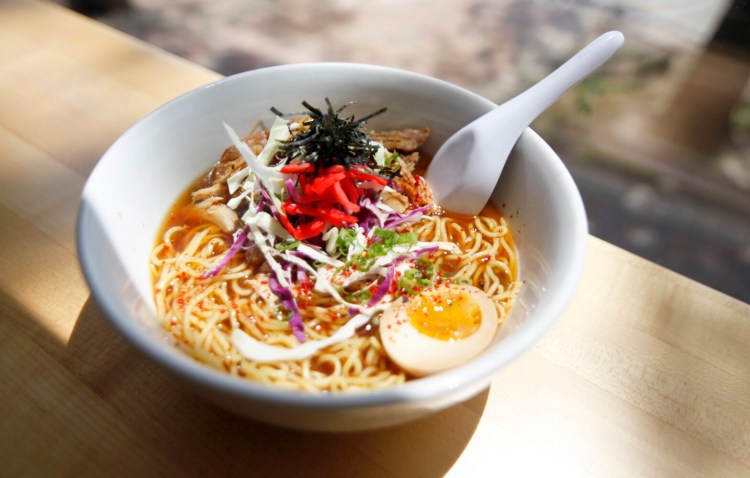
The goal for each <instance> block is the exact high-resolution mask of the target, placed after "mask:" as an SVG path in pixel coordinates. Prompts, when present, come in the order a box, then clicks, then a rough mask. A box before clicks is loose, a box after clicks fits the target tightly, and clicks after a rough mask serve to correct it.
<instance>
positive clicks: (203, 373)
mask: <svg viewBox="0 0 750 478" xmlns="http://www.w3.org/2000/svg"><path fill="white" fill-rule="evenodd" d="M319 69H327V70H342V71H344V70H346V71H358V73H360V72H361V73H368V72H373V73H377V74H380V75H395V76H399V77H402V78H404V80H405V81H418V82H423V83H427V84H432V85H433V86H437V87H439V88H443V89H448V90H451V91H453V92H454V93H456V94H460V95H463V96H466V97H467V98H472V99H474V100H479V101H480V102H483V103H485V104H486V105H487V107H488V108H491V107H493V106H495V104H494V103H493V102H492V101H490V100H488V99H486V98H484V97H482V96H480V95H478V94H476V93H473V92H471V91H469V90H467V89H465V88H462V87H459V86H457V85H454V84H452V83H449V82H447V81H444V80H441V79H438V78H434V77H430V76H427V75H423V74H420V73H415V72H411V71H407V70H401V69H397V68H392V67H386V66H378V65H370V64H364V63H340V62H317V63H296V64H287V65H279V66H271V67H266V68H259V69H256V70H250V71H246V72H242V73H238V74H235V75H231V76H227V77H224V78H221V79H218V80H215V81H212V82H210V83H207V84H205V85H202V86H199V87H197V88H194V89H192V90H190V91H187V92H185V93H182V94H180V95H179V96H177V97H175V98H173V99H172V100H169V101H167V102H166V103H164V104H162V105H161V106H159V107H157V108H156V109H154V110H152V111H151V112H149V113H148V114H147V115H145V116H144V117H142V118H140V119H139V120H138V121H137V122H136V123H134V124H133V125H131V126H130V127H129V128H128V129H127V130H126V131H125V132H124V133H123V134H122V135H121V136H120V137H119V138H118V139H117V140H116V141H115V142H114V143H113V144H112V145H111V146H110V147H109V148H108V149H107V151H106V152H105V153H104V154H103V155H102V157H101V158H100V159H99V161H98V162H97V164H96V166H95V167H94V169H93V170H92V172H91V174H90V175H89V177H88V178H87V180H86V185H85V186H84V189H83V193H82V198H81V204H80V207H79V210H78V216H77V221H76V248H77V253H78V258H79V262H80V265H81V269H82V272H83V275H84V277H85V279H86V281H87V283H88V285H89V288H90V289H91V292H92V296H93V297H94V299H95V301H96V302H97V304H98V305H99V307H100V308H101V309H102V310H103V312H104V316H105V317H106V319H107V320H108V322H109V323H110V324H112V325H113V326H114V327H115V329H116V330H117V331H118V332H119V333H121V334H122V335H123V337H125V338H126V340H127V341H128V342H130V344H131V345H133V346H134V347H135V348H136V349H137V350H139V351H140V352H142V353H144V354H145V355H146V356H147V357H149V358H150V359H152V360H153V361H154V362H155V363H156V364H158V365H159V366H161V367H162V368H165V369H167V370H169V371H170V372H173V373H175V374H176V375H177V376H179V377H181V378H182V379H184V380H187V381H188V382H192V383H195V384H199V385H201V386H208V387H210V388H212V389H216V390H218V391H220V392H223V393H228V394H231V395H233V396H236V397H240V398H243V399H251V400H254V401H260V402H266V403H273V404H276V405H281V406H286V407H300V408H314V409H335V408H340V409H347V408H367V407H377V406H384V405H391V404H397V403H402V402H411V401H420V402H422V401H430V400H437V399H439V398H440V397H441V396H443V395H445V394H446V393H448V392H451V391H454V390H460V389H463V388H465V387H469V386H470V385H472V384H476V383H481V382H482V381H489V379H490V377H491V376H492V375H494V374H495V373H497V372H498V371H499V370H500V369H501V368H502V367H504V366H505V365H507V364H508V363H509V362H511V361H512V360H514V359H516V358H518V357H519V356H520V355H522V354H523V352H525V351H526V350H527V349H529V348H530V347H531V346H532V345H533V344H534V343H535V342H536V341H537V340H538V339H539V338H540V337H541V336H542V335H544V333H545V332H546V331H547V330H548V329H549V328H551V327H552V325H554V324H555V323H556V322H557V320H558V319H559V318H560V316H561V315H562V312H563V310H564V308H565V307H566V305H567V304H568V302H569V301H570V300H571V298H572V296H573V292H574V290H575V288H576V287H577V285H578V282H579V280H580V277H581V275H582V271H583V264H584V258H585V252H586V244H587V237H588V228H587V223H586V215H585V210H584V206H583V201H582V199H581V197H580V193H579V191H578V189H577V187H576V185H575V182H574V181H573V178H572V176H571V175H570V173H569V171H568V170H567V169H566V168H565V166H564V164H563V163H562V161H561V160H560V158H559V156H558V155H557V154H556V153H555V152H554V151H553V150H552V148H551V147H550V146H549V145H548V144H547V143H546V142H545V141H544V140H543V139H542V138H541V137H540V136H539V135H538V134H536V133H535V132H534V131H533V130H531V129H530V128H527V130H526V131H525V132H524V135H525V136H526V135H528V136H529V139H530V140H532V141H533V142H535V143H537V145H538V146H540V147H541V148H543V149H544V150H545V152H546V154H547V155H552V157H553V159H556V160H553V161H551V166H550V167H553V168H555V169H556V171H555V173H556V174H557V175H558V177H559V178H560V180H562V181H564V182H565V183H566V184H565V186H564V189H565V190H568V191H571V193H572V198H571V199H572V200H573V201H572V204H571V206H572V209H573V212H574V215H573V217H572V218H571V223H570V224H569V226H570V229H571V230H572V231H573V234H572V237H573V238H574V240H573V250H572V251H570V255H571V256H572V257H573V258H574V259H573V260H571V264H572V267H570V268H568V269H567V270H565V271H562V274H563V275H562V277H561V280H560V282H559V283H560V288H559V289H558V291H557V292H556V293H555V294H554V295H553V296H552V297H551V300H550V301H549V302H548V304H547V307H546V309H547V313H546V316H545V317H543V320H539V321H537V322H534V323H529V322H528V321H527V322H525V323H524V324H522V325H521V326H520V327H519V328H518V329H517V330H515V331H514V332H513V334H511V335H510V336H508V337H506V338H504V339H503V347H498V348H490V349H488V350H486V351H485V352H484V353H482V354H481V355H480V356H478V357H476V358H474V359H472V360H471V361H469V362H467V363H465V364H462V365H460V366H457V367H454V368H452V369H449V370H447V371H444V372H441V373H438V374H435V375H431V376H428V377H423V378H419V379H415V380H411V381H408V382H406V383H403V384H399V385H396V386H392V387H387V388H384V389H379V390H369V391H361V392H360V391H357V392H340V393H339V392H336V393H312V392H305V391H296V390H287V389H282V388H278V387H273V386H269V385H265V384H261V383H257V382H253V381H250V380H246V379H242V378H239V377H234V376H231V375H229V374H226V373H224V372H222V371H219V370H214V369H213V368H210V367H208V366H206V365H203V364H201V363H199V362H197V361H195V360H193V359H192V358H190V357H189V356H187V355H186V354H182V353H179V351H177V350H170V348H169V347H168V344H167V343H166V342H164V343H158V342H157V341H155V340H153V337H146V335H147V334H148V332H147V331H144V330H142V326H140V325H138V324H137V323H136V322H135V321H134V320H133V318H132V317H130V316H129V314H128V313H126V311H121V310H119V309H117V308H116V307H115V305H114V304H113V303H112V302H110V301H109V300H108V299H107V297H108V295H109V294H108V291H107V290H105V289H104V288H103V286H102V282H101V281H99V280H97V273H96V267H95V264H94V262H93V260H94V259H93V257H91V256H90V255H89V252H88V251H90V250H91V249H90V248H89V247H88V245H87V241H88V239H87V236H86V234H85V229H86V226H87V224H88V222H89V221H91V220H92V219H91V216H92V215H93V214H94V213H93V211H92V210H91V206H90V205H88V204H87V202H86V198H87V192H88V190H89V188H90V185H91V184H92V182H93V181H92V179H93V180H95V179H96V177H97V176H98V174H97V171H98V170H100V169H101V168H103V167H104V166H103V165H104V164H106V162H107V161H108V158H109V157H111V156H112V155H113V154H114V152H113V151H115V150H116V149H117V148H118V145H119V144H120V143H123V142H125V141H127V140H128V139H129V137H130V136H132V135H134V134H137V132H138V130H139V129H140V128H142V127H143V125H144V123H147V122H148V121H149V119H150V118H153V117H154V116H156V115H158V114H160V113H161V112H162V111H164V110H167V109H169V108H171V107H172V105H174V104H175V103H181V102H184V101H186V100H189V99H190V98H191V97H192V96H195V95H201V94H205V92H206V91H210V90H211V89H213V88H216V87H218V86H221V85H223V84H227V83H233V82H242V81H246V79H247V78H253V77H257V76H264V75H269V74H283V73H284V72H289V73H290V74H291V73H294V74H300V73H301V72H304V71H309V70H319ZM174 352H178V353H174Z"/></svg>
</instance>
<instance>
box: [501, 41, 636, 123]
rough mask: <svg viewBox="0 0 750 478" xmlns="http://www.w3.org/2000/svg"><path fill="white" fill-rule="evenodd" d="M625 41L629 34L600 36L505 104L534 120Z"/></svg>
mask: <svg viewBox="0 0 750 478" xmlns="http://www.w3.org/2000/svg"><path fill="white" fill-rule="evenodd" d="M624 41H625V37H624V36H623V34H622V33H620V32H618V31H611V32H607V33H605V34H603V35H601V36H599V37H598V38H597V39H596V40H594V41H592V42H591V43H589V44H588V45H587V46H586V47H584V48H583V49H582V50H581V51H579V52H578V53H577V54H576V55H575V56H573V57H572V58H571V59H569V60H568V61H566V62H565V63H563V64H562V65H561V66H560V67H558V68H557V69H556V70H555V71H553V72H552V73H550V74H549V75H548V76H547V77H546V78H544V79H543V80H542V81H540V82H539V83H537V84H536V85H534V86H532V87H531V88H529V89H528V90H526V91H524V92H523V93H521V94H520V95H518V96H516V97H515V98H513V99H511V100H510V101H508V102H507V103H505V105H503V106H504V107H508V108H512V109H514V110H517V112H518V113H520V114H521V116H524V117H527V118H528V119H529V122H528V123H531V122H532V121H533V120H534V119H535V118H536V117H537V116H539V115H540V114H541V113H542V112H543V111H544V110H546V109H547V108H549V107H550V106H551V105H552V103H554V102H555V101H557V99H558V98H559V97H560V96H562V94H563V93H565V92H566V91H568V90H569V89H570V88H572V87H573V86H575V85H576V84H577V83H578V82H580V81H581V80H582V79H584V78H586V77H587V76H588V75H589V74H591V72H592V71H594V70H595V69H596V68H598V67H599V66H600V65H602V64H603V63H604V62H605V61H607V60H608V59H609V58H610V57H611V56H612V55H613V54H614V53H615V52H616V51H617V50H618V49H619V48H620V46H622V44H623V42H624ZM528 123H527V124H528Z"/></svg>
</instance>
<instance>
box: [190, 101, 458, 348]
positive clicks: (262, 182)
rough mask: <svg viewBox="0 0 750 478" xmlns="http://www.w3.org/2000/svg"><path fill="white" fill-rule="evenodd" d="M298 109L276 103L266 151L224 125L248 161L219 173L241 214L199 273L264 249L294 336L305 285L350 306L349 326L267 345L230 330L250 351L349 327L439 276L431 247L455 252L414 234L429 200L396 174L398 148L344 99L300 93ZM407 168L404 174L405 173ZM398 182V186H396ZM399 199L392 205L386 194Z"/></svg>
mask: <svg viewBox="0 0 750 478" xmlns="http://www.w3.org/2000/svg"><path fill="white" fill-rule="evenodd" d="M302 104H303V106H304V107H305V108H306V110H307V111H306V112H304V113H303V114H304V116H300V114H299V113H298V114H296V117H292V119H291V120H286V119H284V117H290V116H295V115H287V114H284V113H282V112H280V111H279V110H277V109H276V108H272V109H271V110H272V112H274V113H275V114H276V115H277V118H276V120H275V122H274V124H273V126H272V127H271V128H270V130H269V133H268V139H267V141H266V143H265V146H264V147H263V150H262V151H261V152H260V153H259V154H258V155H256V154H254V153H253V151H252V150H251V149H250V147H249V146H248V145H247V144H246V143H245V142H243V141H242V140H240V138H239V137H238V136H237V134H236V133H235V132H234V131H233V130H232V129H231V128H230V127H229V126H227V125H225V126H226V128H227V132H228V134H229V136H230V137H231V138H232V141H233V143H234V146H235V147H236V148H237V150H238V151H239V153H240V154H241V156H242V158H243V159H244V162H245V163H246V167H244V168H242V169H241V170H239V171H236V172H234V173H233V174H232V175H231V176H229V177H228V179H227V180H226V188H227V189H228V191H229V195H230V197H229V199H228V200H227V201H226V205H225V207H227V208H231V210H232V211H233V212H232V214H235V216H236V217H237V218H238V222H237V224H238V225H237V226H235V227H234V229H235V234H234V244H233V245H232V247H231V248H230V249H229V250H228V251H227V253H225V254H224V255H223V256H222V257H221V258H220V259H219V260H218V262H217V264H216V265H215V266H214V267H213V268H212V269H211V270H208V271H206V272H205V273H204V278H206V279H210V278H212V277H214V276H216V275H218V274H219V273H220V271H221V270H222V268H224V267H225V266H226V264H228V263H229V261H230V260H231V258H232V256H233V255H235V254H237V253H240V252H244V253H245V255H246V257H250V256H256V257H261V258H262V260H263V261H264V265H266V266H267V268H268V269H269V280H268V283H269V286H270V289H271V291H272V292H273V293H274V294H275V296H276V297H277V298H278V304H279V305H278V307H279V313H278V314H277V315H278V316H279V317H281V318H282V319H283V320H288V321H289V323H290V327H291V330H292V332H293V333H294V335H295V336H296V337H297V339H298V340H299V342H305V341H306V333H305V324H304V323H303V319H302V316H303V314H301V313H300V305H299V304H300V303H301V302H300V300H298V299H299V297H300V296H301V295H302V294H304V293H305V291H307V292H308V293H309V291H310V290H311V289H312V290H313V291H315V292H316V293H320V294H326V295H329V296H330V297H331V298H332V299H334V300H335V301H336V302H337V303H339V304H342V305H345V306H346V307H347V308H348V310H349V319H348V321H347V323H346V325H344V326H342V327H341V328H340V329H339V330H337V331H336V332H335V333H334V334H333V335H332V336H331V337H329V338H328V339H325V340H319V341H307V343H304V344H303V345H302V346H299V347H297V348H295V349H288V348H282V347H274V346H269V345H267V344H263V343H261V342H259V341H257V340H255V339H253V338H251V337H250V336H249V335H247V334H246V333H244V332H242V331H240V330H236V331H235V332H233V335H232V339H233V342H234V343H235V345H236V346H237V347H238V349H239V350H240V352H241V353H242V354H243V355H244V356H246V357H248V358H250V359H254V360H258V361H273V360H283V359H292V358H293V359H297V358H302V357H304V356H307V355H311V354H312V353H314V352H315V351H316V350H319V349H321V348H323V347H326V346H328V345H331V344H333V343H337V342H340V341H342V340H345V339H346V338H348V337H350V336H352V335H353V334H354V333H355V332H356V330H357V328H359V327H362V326H363V325H365V324H367V323H368V322H369V321H370V320H371V319H372V318H373V317H374V316H376V314H378V313H379V312H382V311H383V310H385V308H387V307H388V305H389V304H390V303H391V302H392V301H393V299H394V298H396V297H400V296H408V295H412V294H416V293H418V292H419V291H421V290H423V289H424V288H426V287H430V286H432V285H433V284H434V283H435V282H436V281H439V280H440V277H439V274H438V273H436V271H435V270H434V267H433V264H432V261H431V260H429V257H430V256H431V255H434V254H436V253H438V251H441V250H442V251H449V252H451V253H459V252H460V251H458V250H457V247H456V246H455V245H454V244H452V243H441V242H421V241H419V240H418V238H417V234H416V233H414V232H409V227H408V224H410V223H413V222H415V221H418V220H421V219H422V218H423V217H428V216H425V213H428V212H429V211H430V210H431V209H432V207H433V206H432V205H430V204H427V205H423V206H422V207H414V206H413V205H412V204H411V201H410V199H411V198H409V197H408V194H401V192H399V191H398V190H397V189H399V186H397V185H396V184H397V183H396V182H395V181H400V180H402V179H403V178H401V176H402V170H401V168H402V165H403V164H404V163H403V161H402V156H401V154H400V153H399V152H398V151H394V152H391V151H388V150H387V149H386V148H385V147H384V146H383V145H382V144H380V143H378V142H375V141H373V139H372V138H371V136H370V135H369V134H368V133H367V132H366V130H365V129H364V126H365V124H366V121H367V120H369V119H371V118H373V117H374V116H376V115H379V114H382V113H383V112H385V111H386V109H385V108H382V109H380V110H377V111H375V112H373V113H371V114H369V115H367V116H364V117H362V118H360V119H355V118H354V117H353V116H352V117H342V113H343V111H344V110H345V109H346V108H347V107H348V106H349V104H346V105H344V106H342V107H341V108H339V109H336V110H334V108H333V106H332V105H331V102H330V101H329V100H328V99H326V106H327V107H326V108H325V109H318V108H315V107H313V106H311V105H310V104H308V103H307V102H303V103H302ZM405 174H407V175H409V177H411V175H410V174H409V173H405ZM394 188H395V189H394ZM388 197H391V198H393V197H395V198H397V199H400V200H401V201H402V202H403V203H405V204H406V206H405V207H403V208H401V210H400V211H399V210H396V209H394V208H393V207H391V206H389V205H388V204H386V201H384V200H385V199H386V198H388Z"/></svg>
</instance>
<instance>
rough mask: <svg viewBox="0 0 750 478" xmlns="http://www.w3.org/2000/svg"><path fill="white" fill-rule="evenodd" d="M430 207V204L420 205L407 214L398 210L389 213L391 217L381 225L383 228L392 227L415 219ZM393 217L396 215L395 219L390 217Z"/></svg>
mask: <svg viewBox="0 0 750 478" xmlns="http://www.w3.org/2000/svg"><path fill="white" fill-rule="evenodd" d="M430 209H432V206H429V205H428V206H422V207H418V208H416V209H413V210H411V211H409V213H408V214H401V213H398V212H393V213H391V217H389V218H388V220H386V222H385V225H384V226H383V227H384V228H385V229H394V228H396V227H398V226H400V225H401V224H404V223H407V222H412V221H416V220H417V219H419V218H421V217H422V214H423V213H425V212H427V211H429V210H430ZM393 217H396V219H392V218H393Z"/></svg>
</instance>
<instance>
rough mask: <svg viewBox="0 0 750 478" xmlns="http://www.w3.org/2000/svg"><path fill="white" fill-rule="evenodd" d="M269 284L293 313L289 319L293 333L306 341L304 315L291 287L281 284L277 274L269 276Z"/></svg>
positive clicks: (301, 340) (302, 340) (300, 340)
mask: <svg viewBox="0 0 750 478" xmlns="http://www.w3.org/2000/svg"><path fill="white" fill-rule="evenodd" d="M268 286H269V287H270V288H271V292H273V293H274V294H276V296H277V297H278V298H279V299H281V305H283V306H284V307H285V308H286V309H287V310H289V311H290V312H291V313H292V317H291V318H290V319H289V326H290V327H291V328H292V333H293V334H294V336H295V337H296V338H297V340H299V342H300V343H304V341H305V338H306V337H305V325H304V324H303V323H302V316H301V315H300V313H299V307H297V301H295V300H294V295H293V294H292V291H291V289H289V288H287V287H283V286H282V285H281V284H279V281H278V279H277V278H276V275H275V274H274V275H271V276H270V277H269V278H268Z"/></svg>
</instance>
